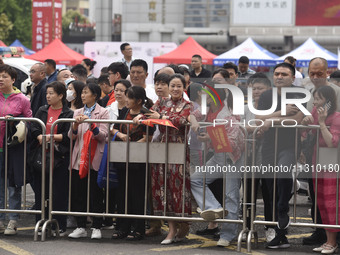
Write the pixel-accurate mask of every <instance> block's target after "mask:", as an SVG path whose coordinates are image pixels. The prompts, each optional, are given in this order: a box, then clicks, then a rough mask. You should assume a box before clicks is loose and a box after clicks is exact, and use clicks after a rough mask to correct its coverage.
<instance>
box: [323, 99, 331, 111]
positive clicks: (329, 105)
mask: <svg viewBox="0 0 340 255" xmlns="http://www.w3.org/2000/svg"><path fill="white" fill-rule="evenodd" d="M331 106H332V104H331V101H329V100H328V101H327V102H326V103H325V104H324V105H323V108H324V109H327V111H329V109H330V108H331Z"/></svg>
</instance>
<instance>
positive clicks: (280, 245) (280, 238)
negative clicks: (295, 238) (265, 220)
mask: <svg viewBox="0 0 340 255" xmlns="http://www.w3.org/2000/svg"><path fill="white" fill-rule="evenodd" d="M289 247H290V244H289V242H288V240H287V237H286V236H285V235H277V236H276V237H275V238H274V239H273V240H272V241H271V242H269V243H268V244H267V247H266V248H268V249H285V248H289Z"/></svg>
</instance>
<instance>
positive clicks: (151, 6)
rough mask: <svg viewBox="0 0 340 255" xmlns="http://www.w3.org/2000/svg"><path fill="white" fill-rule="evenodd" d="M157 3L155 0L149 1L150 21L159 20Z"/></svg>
mask: <svg viewBox="0 0 340 255" xmlns="http://www.w3.org/2000/svg"><path fill="white" fill-rule="evenodd" d="M156 4H157V2H156V1H155V0H153V1H150V2H149V21H156V20H157V13H156Z"/></svg>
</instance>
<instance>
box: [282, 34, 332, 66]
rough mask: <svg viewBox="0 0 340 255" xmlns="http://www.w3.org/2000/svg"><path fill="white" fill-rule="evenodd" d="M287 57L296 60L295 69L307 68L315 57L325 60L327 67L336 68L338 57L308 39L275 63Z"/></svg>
mask: <svg viewBox="0 0 340 255" xmlns="http://www.w3.org/2000/svg"><path fill="white" fill-rule="evenodd" d="M287 56H292V57H294V58H296V66H297V67H308V65H309V61H310V60H311V59H312V58H315V57H321V58H324V59H326V60H327V62H328V67H337V65H338V56H337V55H335V54H334V53H332V52H330V51H328V50H326V49H325V48H323V47H321V46H320V45H319V44H317V43H316V42H315V41H314V40H313V39H312V38H308V39H307V41H305V42H304V43H303V44H302V45H300V46H299V47H298V48H296V49H295V50H293V51H291V52H289V53H287V54H286V55H283V56H282V57H279V58H278V59H277V63H280V62H282V61H283V60H284V59H285V58H286V57H287Z"/></svg>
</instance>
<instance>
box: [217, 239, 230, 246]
mask: <svg viewBox="0 0 340 255" xmlns="http://www.w3.org/2000/svg"><path fill="white" fill-rule="evenodd" d="M229 245H230V241H228V240H225V239H222V238H220V240H218V242H217V246H220V247H227V246H229Z"/></svg>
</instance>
